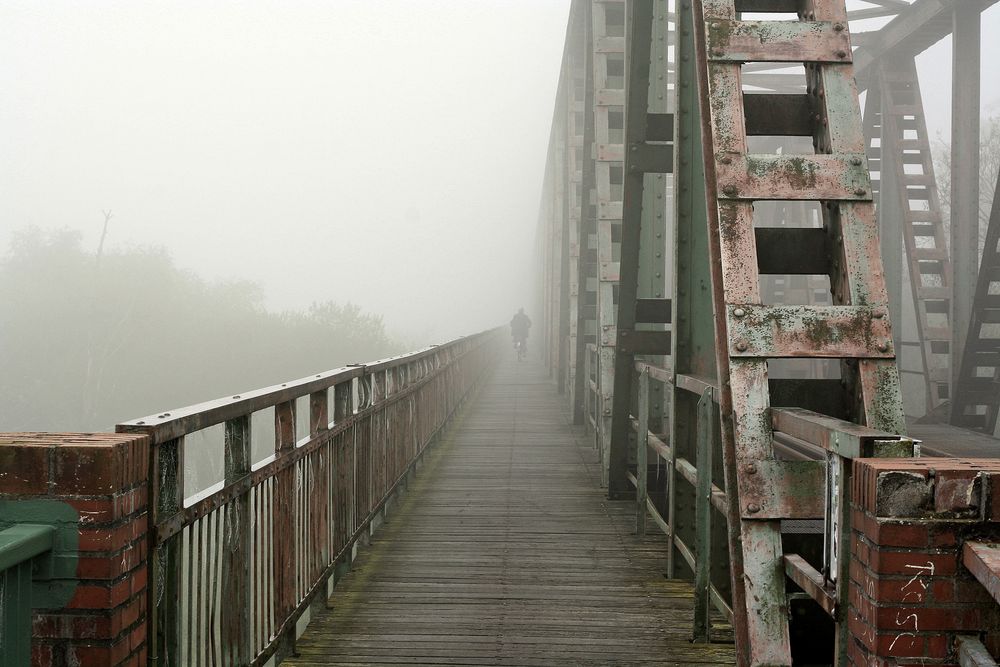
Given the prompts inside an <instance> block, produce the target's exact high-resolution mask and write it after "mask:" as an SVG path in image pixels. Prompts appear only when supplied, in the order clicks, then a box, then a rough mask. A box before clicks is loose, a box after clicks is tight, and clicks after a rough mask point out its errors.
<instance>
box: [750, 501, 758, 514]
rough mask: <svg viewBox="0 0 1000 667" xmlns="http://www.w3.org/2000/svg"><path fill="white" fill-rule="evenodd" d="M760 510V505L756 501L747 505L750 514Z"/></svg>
mask: <svg viewBox="0 0 1000 667" xmlns="http://www.w3.org/2000/svg"><path fill="white" fill-rule="evenodd" d="M759 511H760V505H757V504H755V503H750V504H749V505H747V512H749V513H750V514H756V513H757V512H759Z"/></svg>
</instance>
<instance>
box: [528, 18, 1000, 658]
mask: <svg viewBox="0 0 1000 667" xmlns="http://www.w3.org/2000/svg"><path fill="white" fill-rule="evenodd" d="M995 2H996V0H975V1H973V2H954V1H947V0H914V1H913V2H910V3H908V2H901V1H899V0H878V1H876V0H872V1H870V2H853V0H852V1H851V2H845V0H676V3H675V2H673V1H671V2H667V0H628V2H622V1H621V0H576V1H575V2H573V4H572V9H571V16H570V27H569V30H568V33H567V45H566V51H565V56H564V62H563V69H562V78H561V83H560V93H559V97H558V102H557V107H556V117H555V122H554V124H553V128H554V129H553V135H552V136H553V139H552V142H551V144H550V153H549V166H550V170H549V177H550V180H549V182H548V187H547V188H546V194H545V196H544V199H543V208H542V216H541V220H540V230H541V232H540V236H539V238H540V240H541V244H540V249H541V252H542V255H543V258H544V265H545V266H547V267H549V268H548V269H547V270H546V275H545V277H544V279H543V281H542V284H543V293H544V295H545V296H544V297H543V300H542V307H543V309H544V312H546V314H547V315H546V319H545V323H546V324H545V331H544V334H545V336H546V340H547V341H548V344H547V345H546V350H548V354H547V358H546V362H547V363H548V365H549V368H550V371H551V374H552V376H553V377H554V378H557V382H558V384H559V386H560V389H562V388H566V389H567V392H566V393H567V394H568V397H569V407H570V414H571V415H572V417H573V421H574V422H575V423H582V424H584V427H585V428H586V429H588V430H589V431H590V432H592V433H593V434H594V437H595V445H596V446H597V447H598V448H599V449H600V451H601V452H602V455H603V461H604V466H603V479H604V481H605V482H606V483H607V486H608V493H609V497H611V498H624V497H632V496H633V494H635V497H636V498H637V502H638V506H637V509H638V510H639V511H638V517H639V521H638V525H637V529H638V530H640V531H642V530H644V529H645V516H646V511H647V509H648V510H650V512H651V513H652V515H653V517H654V518H655V519H656V520H657V523H658V524H659V527H660V528H661V529H662V530H663V531H664V532H665V533H666V535H667V538H668V539H669V540H670V542H671V544H672V545H673V550H672V553H671V558H670V560H669V562H668V563H667V564H666V566H667V574H668V576H690V577H693V578H694V579H695V581H696V584H697V585H696V588H697V591H698V593H697V601H696V610H697V611H696V619H695V627H694V636H695V638H696V640H708V639H709V638H710V637H711V636H712V627H711V618H712V615H713V613H716V612H718V613H721V614H723V616H725V617H728V618H729V619H730V620H731V621H732V623H733V627H734V628H735V631H736V636H737V642H738V644H739V647H740V656H741V658H740V660H741V664H748V665H749V664H753V665H790V664H791V663H792V660H793V657H794V656H796V655H801V651H803V650H809V649H808V647H805V648H804V647H803V646H802V645H801V644H800V643H797V642H798V640H797V637H798V635H797V633H796V628H795V627H794V626H790V625H789V621H788V616H789V605H790V604H792V602H789V598H788V596H787V593H786V581H788V580H790V581H792V582H794V583H795V584H796V585H797V586H799V587H800V588H801V589H802V590H804V591H806V593H808V595H809V597H811V598H812V599H813V600H815V601H816V602H819V603H820V604H819V608H821V610H822V612H823V613H826V614H828V615H830V616H831V617H832V618H833V620H834V623H835V625H836V627H837V631H836V632H835V633H834V637H833V638H832V639H831V642H832V643H831V646H830V649H831V650H833V651H834V654H835V656H836V657H835V659H834V662H835V664H846V662H845V661H846V659H847V658H846V645H847V642H846V633H847V624H846V619H845V618H843V612H840V611H838V610H839V609H846V604H845V602H846V600H845V597H844V596H846V585H844V581H845V580H846V578H847V568H848V567H849V560H850V558H849V555H848V552H849V546H848V544H847V543H846V542H845V540H846V535H848V534H849V525H850V516H849V513H848V511H847V503H848V499H849V487H850V471H851V465H850V462H851V460H852V459H853V458H854V457H857V456H873V455H874V456H878V455H892V456H911V455H914V454H915V453H916V451H917V446H916V445H915V443H914V442H913V441H911V440H909V439H907V438H906V437H905V436H904V435H903V434H905V432H906V428H907V424H906V418H905V417H904V405H903V400H902V396H903V393H904V392H903V391H901V386H902V387H903V388H904V389H905V393H906V394H908V395H909V394H913V395H919V396H921V397H922V399H921V400H919V401H910V402H909V403H908V404H907V406H908V409H909V411H910V412H912V413H913V415H912V416H914V417H919V416H924V418H925V419H935V418H936V419H941V420H944V419H948V418H949V413H950V419H951V421H952V423H954V424H957V425H961V426H965V427H969V428H977V429H981V430H985V431H987V432H989V433H992V430H993V428H994V427H995V423H996V419H997V414H998V411H1000V384H998V376H1000V347H998V346H997V345H996V340H998V339H1000V336H996V335H994V334H993V326H994V325H996V323H997V322H1000V315H998V313H1000V307H998V306H997V305H996V299H995V298H994V297H993V294H992V293H993V292H994V291H996V290H995V289H992V288H991V286H992V285H994V284H1000V279H997V280H994V279H995V278H996V277H997V276H998V275H1000V273H998V272H1000V269H998V268H997V267H998V266H1000V259H998V258H1000V253H998V252H997V250H998V247H1000V241H998V239H1000V220H998V218H1000V212H998V211H1000V204H995V205H994V212H993V223H992V224H991V227H990V235H989V236H988V238H987V250H986V253H985V255H984V256H983V269H982V273H980V272H979V271H978V269H979V266H978V259H979V257H978V248H975V249H974V248H972V247H971V246H970V244H969V242H968V240H967V238H968V237H969V236H971V237H976V236H977V234H976V230H977V221H976V217H975V214H974V212H972V211H971V210H970V206H969V202H975V201H978V190H977V188H978V160H977V159H975V158H972V157H968V156H970V155H973V154H975V155H978V151H977V150H976V148H978V80H979V72H980V64H979V51H978V49H979V41H978V26H979V16H980V13H981V12H982V10H983V9H985V8H987V7H989V6H991V5H993V4H995ZM873 21H875V22H877V25H872V22H873ZM865 22H867V23H865ZM866 27H867V28H872V29H868V30H864V28H866ZM952 33H953V34H954V35H955V40H954V42H955V48H954V56H955V82H954V85H955V87H956V90H962V91H963V93H962V95H956V96H955V99H954V118H955V122H954V129H953V137H952V140H953V148H954V150H955V151H964V153H963V155H965V156H966V158H963V160H960V161H953V163H954V165H955V166H954V167H953V171H952V175H951V176H952V186H953V192H952V202H953V203H952V206H951V221H950V223H951V224H950V235H949V229H948V225H946V221H945V220H944V219H943V217H942V207H941V202H940V195H939V193H938V189H937V181H936V179H935V173H934V164H933V160H932V158H931V153H930V143H929V138H928V133H927V127H926V121H925V119H924V113H923V106H922V99H921V93H920V86H919V79H918V75H917V69H916V65H915V61H914V58H915V57H916V56H917V55H918V54H920V53H921V52H923V51H924V50H926V49H927V48H928V47H929V46H930V45H932V44H934V43H935V42H937V41H939V40H940V39H941V38H943V37H944V36H946V35H948V34H952ZM861 95H863V96H864V99H863V102H864V108H865V113H864V114H863V115H862V113H861V104H860V102H861V97H860V96H861ZM998 187H1000V186H998ZM555 200H559V202H558V203H556V202H555ZM876 208H877V209H878V212H879V215H878V218H877V217H876ZM949 236H950V238H949ZM880 238H881V241H880ZM560 262H561V265H562V267H563V271H562V272H560V271H559V269H558V267H559V265H560ZM977 284H978V287H977ZM906 285H909V287H908V288H906V287H905V286H906ZM976 289H978V290H979V294H978V296H976V299H975V301H973V295H974V294H975V293H976ZM904 291H906V292H908V293H909V298H908V299H907V300H904V297H903V293H904ZM907 313H910V314H907ZM953 341H954V342H955V343H958V344H960V346H959V347H956V346H955V345H953ZM897 355H901V359H900V360H899V361H900V362H901V363H900V366H902V371H903V375H902V376H901V375H900V370H899V366H897ZM901 378H902V379H901ZM917 404H919V405H917ZM914 405H917V407H914ZM651 455H652V456H651ZM823 488H825V489H826V493H825V497H823V495H822V494H818V493H816V491H817V490H818V489H823ZM715 513H721V515H722V518H723V520H722V521H713V520H712V515H713V514H715ZM692 517H693V518H694V520H693V521H692ZM800 554H801V555H800ZM809 554H812V555H809ZM810 563H812V564H810ZM795 604H798V603H797V602H796V603H795ZM713 609H714V610H716V611H715V612H713V611H711V610H713ZM811 609H813V610H814V608H811ZM796 659H798V658H796Z"/></svg>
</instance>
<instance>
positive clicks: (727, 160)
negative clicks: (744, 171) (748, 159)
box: [719, 155, 733, 164]
mask: <svg viewBox="0 0 1000 667" xmlns="http://www.w3.org/2000/svg"><path fill="white" fill-rule="evenodd" d="M719 162H721V163H722V164H732V163H733V158H731V157H729V156H728V155H724V156H723V157H722V159H721V160H719Z"/></svg>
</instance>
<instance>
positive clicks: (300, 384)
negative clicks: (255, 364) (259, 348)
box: [115, 330, 493, 445]
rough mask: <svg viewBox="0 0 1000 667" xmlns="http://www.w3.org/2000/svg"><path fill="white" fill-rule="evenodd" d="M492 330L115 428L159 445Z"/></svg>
mask: <svg viewBox="0 0 1000 667" xmlns="http://www.w3.org/2000/svg"><path fill="white" fill-rule="evenodd" d="M492 331H493V330H489V331H484V332H481V333H478V334H472V335H470V336H460V337H458V338H455V339H452V340H450V341H448V342H446V343H442V344H441V345H430V346H428V347H425V348H421V349H419V350H416V351H414V352H410V353H407V354H402V355H398V356H394V357H386V358H384V359H379V360H376V361H373V362H369V363H358V364H349V365H347V366H341V367H339V368H334V369H331V370H327V371H323V372H322V373H317V374H316V375H310V376H307V377H302V378H299V379H297V380H289V381H288V382H283V383H281V384H274V385H270V386H267V387H261V388H258V389H252V390H250V391H245V392H240V393H238V394H235V395H233V396H231V397H223V398H215V399H211V400H208V401H203V402H201V403H195V404H192V405H187V406H184V407H180V408H174V409H170V410H165V411H163V412H160V413H156V414H152V415H148V416H145V417H139V418H137V419H131V420H128V421H124V422H121V423H120V424H118V425H116V426H115V431H116V432H118V433H143V434H145V435H148V436H149V437H150V439H151V441H152V444H153V445H156V444H159V443H162V442H166V441H169V440H174V439H176V438H179V437H181V436H184V435H189V434H191V433H194V432H196V431H200V430H203V429H206V428H209V427H211V426H216V425H218V424H222V423H225V422H226V421H229V420H231V419H234V418H236V417H241V416H243V415H247V414H250V413H252V412H259V411H261V410H266V409H268V408H272V407H274V406H276V405H279V404H281V403H287V402H288V401H293V400H295V399H297V398H301V397H303V396H308V395H309V394H312V393H315V392H317V391H322V390H324V389H329V388H331V387H334V386H335V385H337V384H340V383H342V382H345V381H347V380H352V379H354V378H360V377H364V376H365V375H370V374H372V373H378V372H382V371H385V370H389V369H391V368H396V367H398V366H402V365H405V364H410V363H414V362H416V361H421V360H423V359H425V358H427V357H429V356H430V355H432V354H434V353H435V352H437V351H439V350H441V349H445V348H449V347H453V346H454V345H456V344H457V343H459V342H461V341H464V340H469V339H475V338H477V337H479V336H484V335H487V334H489V333H491V332H492Z"/></svg>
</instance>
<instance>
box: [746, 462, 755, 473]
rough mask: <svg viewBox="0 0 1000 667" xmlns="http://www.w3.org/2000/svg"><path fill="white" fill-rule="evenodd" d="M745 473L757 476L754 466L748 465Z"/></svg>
mask: <svg viewBox="0 0 1000 667" xmlns="http://www.w3.org/2000/svg"><path fill="white" fill-rule="evenodd" d="M746 472H747V474H748V475H756V474H757V466H755V465H754V464H752V463H751V464H750V465H748V466H747V467H746Z"/></svg>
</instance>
